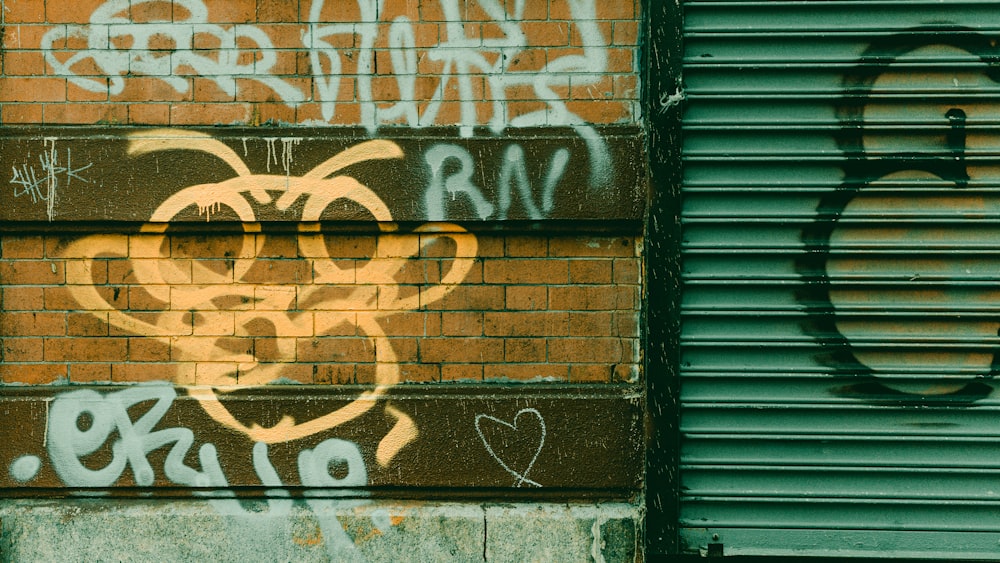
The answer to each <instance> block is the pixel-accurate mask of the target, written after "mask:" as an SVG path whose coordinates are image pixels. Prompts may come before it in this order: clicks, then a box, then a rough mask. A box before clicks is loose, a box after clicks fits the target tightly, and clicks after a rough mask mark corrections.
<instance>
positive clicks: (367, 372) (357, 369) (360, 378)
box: [354, 363, 376, 385]
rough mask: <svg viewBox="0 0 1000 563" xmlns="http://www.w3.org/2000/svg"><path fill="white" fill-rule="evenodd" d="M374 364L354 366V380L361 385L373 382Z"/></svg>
mask: <svg viewBox="0 0 1000 563" xmlns="http://www.w3.org/2000/svg"><path fill="white" fill-rule="evenodd" d="M375 369H376V368H375V364H371V363H368V364H357V365H355V366H354V380H355V382H356V383H359V384H361V385H371V384H372V383H374V382H375Z"/></svg>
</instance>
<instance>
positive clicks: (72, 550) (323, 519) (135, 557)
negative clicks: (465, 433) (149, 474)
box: [0, 496, 643, 562]
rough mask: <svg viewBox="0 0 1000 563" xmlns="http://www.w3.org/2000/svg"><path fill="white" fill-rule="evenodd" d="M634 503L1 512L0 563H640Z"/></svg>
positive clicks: (298, 503)
mask: <svg viewBox="0 0 1000 563" xmlns="http://www.w3.org/2000/svg"><path fill="white" fill-rule="evenodd" d="M642 518H643V515H642V509H641V507H640V506H637V505H633V504H627V503H602V504H569V505H567V504H556V503H545V504H539V503H517V504H492V503H476V504H472V503H423V502H399V501H369V500H356V499H350V500H348V499H329V498H326V499H318V498H309V497H308V496H307V497H306V498H305V499H304V500H303V499H297V500H293V499H288V498H280V497H277V498H271V499H269V500H248V501H237V500H235V499H233V498H216V499H205V500H178V501H175V502H170V503H163V502H157V501H151V500H113V499H75V500H66V499H61V500H7V501H2V502H0V522H2V528H0V530H2V532H0V533H2V535H0V561H4V562H7V561H18V562H30V561H57V560H58V561H152V560H156V561H366V560H371V561H400V560H410V561H529V560H530V561H591V560H593V561H608V562H611V561H634V560H636V558H637V557H638V556H639V554H640V553H641V550H640V548H639V542H640V541H641V530H642Z"/></svg>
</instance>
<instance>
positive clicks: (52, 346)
mask: <svg viewBox="0 0 1000 563" xmlns="http://www.w3.org/2000/svg"><path fill="white" fill-rule="evenodd" d="M127 356H128V340H127V339H125V338H114V337H83V336H77V337H73V338H46V339H45V361H50V362H52V361H69V362H123V361H124V360H125V358H126V357H127Z"/></svg>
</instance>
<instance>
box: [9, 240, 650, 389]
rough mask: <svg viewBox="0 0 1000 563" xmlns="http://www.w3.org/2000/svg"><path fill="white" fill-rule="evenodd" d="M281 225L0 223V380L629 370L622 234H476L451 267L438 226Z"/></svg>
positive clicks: (634, 336) (543, 376)
mask: <svg viewBox="0 0 1000 563" xmlns="http://www.w3.org/2000/svg"><path fill="white" fill-rule="evenodd" d="M455 236H465V237H470V238H475V237H473V235H470V234H464V235H455ZM296 238H297V237H296V236H295V235H281V234H277V235H270V236H267V237H266V240H265V236H264V235H212V236H205V235H173V236H169V237H160V236H154V235H150V234H136V235H88V236H80V237H69V238H66V237H59V236H43V235H33V236H5V237H3V239H2V259H0V279H2V280H3V286H2V299H3V301H2V304H3V308H2V312H0V334H2V335H3V339H2V353H3V355H2V358H3V362H2V363H0V378H2V381H3V383H7V384H14V383H27V384H44V383H52V382H57V381H63V382H71V383H92V382H116V383H121V382H136V381H149V380H169V381H173V382H175V383H178V384H198V385H206V384H207V385H220V384H222V385H231V384H240V385H252V384H261V383H267V382H269V381H272V380H276V379H280V378H285V379H287V380H292V381H296V382H299V383H315V384H329V383H334V384H337V383H362V384H371V383H374V382H376V381H377V379H378V377H377V375H376V365H377V363H380V362H381V363H386V362H392V363H395V364H397V365H398V370H399V373H398V380H399V382H431V381H467V382H468V381H471V382H475V381H483V380H513V381H530V380H534V381H542V380H544V381H553V382H627V381H635V380H636V378H637V374H638V362H639V357H638V348H639V346H638V333H637V326H638V310H639V299H640V296H639V276H640V271H639V269H640V262H639V257H638V251H637V241H636V239H635V238H634V237H628V236H588V237H581V236H537V237H535V236H532V237H528V236H515V235H511V236H479V237H478V252H477V256H476V257H475V258H471V259H469V260H468V262H469V263H468V264H463V265H460V266H458V265H456V262H457V259H455V258H453V257H448V252H447V249H446V248H445V247H447V246H449V245H448V244H447V242H448V239H447V237H446V236H445V235H437V234H435V235H420V234H413V235H336V236H329V237H326V240H325V241H324V242H325V244H324V246H325V247H326V248H327V249H328V252H329V257H327V256H323V257H322V258H319V257H316V256H310V252H308V251H307V248H308V247H306V245H304V244H301V245H300V244H297V241H296ZM150 239H153V240H150ZM244 239H249V240H246V241H245V240H244ZM151 242H152V243H153V244H152V245H151V244H150V243H151ZM417 246H420V249H419V250H418V249H417ZM154 247H155V250H156V251H155V252H150V251H149V249H150V248H154ZM406 247H412V248H406ZM248 249H254V251H253V252H252V253H251V252H250V251H249V250H248ZM258 249H259V251H258ZM241 256H242V257H241ZM458 267H461V268H462V269H463V270H466V269H467V273H465V275H464V276H463V277H462V278H459V279H455V278H454V276H452V277H451V278H450V277H449V275H448V274H449V271H450V270H452V269H453V268H458ZM150 271H154V272H155V274H152V275H151V274H149V272H150ZM150 276H152V277H154V278H155V279H156V282H155V283H153V282H152V281H151V279H150ZM442 280H443V281H444V282H445V283H444V284H442V283H441V282H442ZM456 282H457V283H456ZM378 331H381V334H379V333H378ZM385 345H388V346H389V347H390V348H388V349H382V348H380V346H385ZM390 377H395V374H393V375H391V376H390ZM393 382H395V381H393Z"/></svg>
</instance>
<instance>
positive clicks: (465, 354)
mask: <svg viewBox="0 0 1000 563" xmlns="http://www.w3.org/2000/svg"><path fill="white" fill-rule="evenodd" d="M420 360H421V361H423V362H429V363H438V362H448V363H474V362H500V361H503V340H500V339H492V338H425V339H423V340H422V341H421V342H420Z"/></svg>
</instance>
